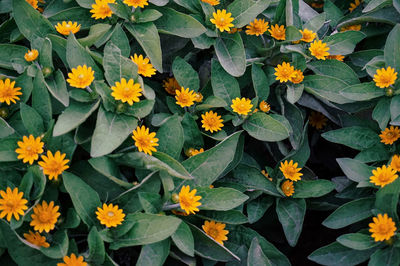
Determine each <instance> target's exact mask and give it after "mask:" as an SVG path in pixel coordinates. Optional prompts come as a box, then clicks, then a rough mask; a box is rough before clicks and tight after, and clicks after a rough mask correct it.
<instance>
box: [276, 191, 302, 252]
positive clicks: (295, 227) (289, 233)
mask: <svg viewBox="0 0 400 266" xmlns="http://www.w3.org/2000/svg"><path fill="white" fill-rule="evenodd" d="M276 213H277V214H278V219H279V222H280V223H281V224H282V227H283V231H284V233H285V236H286V239H287V241H288V242H289V245H290V246H292V247H294V246H296V244H297V240H298V239H299V237H300V233H301V231H302V228H303V221H304V216H305V214H306V201H305V200H304V199H291V198H283V199H279V198H278V199H277V200H276Z"/></svg>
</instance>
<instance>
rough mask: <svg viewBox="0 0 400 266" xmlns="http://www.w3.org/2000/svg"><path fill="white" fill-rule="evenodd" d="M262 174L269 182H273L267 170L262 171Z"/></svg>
mask: <svg viewBox="0 0 400 266" xmlns="http://www.w3.org/2000/svg"><path fill="white" fill-rule="evenodd" d="M261 174H263V175H264V176H265V177H266V178H267V179H268V180H269V181H272V177H270V176H269V174H268V173H267V172H266V171H265V170H261Z"/></svg>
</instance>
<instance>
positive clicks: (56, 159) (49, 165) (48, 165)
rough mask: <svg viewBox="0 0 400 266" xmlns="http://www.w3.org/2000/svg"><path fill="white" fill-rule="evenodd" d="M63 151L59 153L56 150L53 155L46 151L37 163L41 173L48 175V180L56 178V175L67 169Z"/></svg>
mask: <svg viewBox="0 0 400 266" xmlns="http://www.w3.org/2000/svg"><path fill="white" fill-rule="evenodd" d="M64 158H65V153H63V154H61V152H60V151H57V152H56V153H55V154H54V156H53V154H52V153H51V151H47V156H46V155H42V161H40V162H39V163H38V164H39V165H40V166H41V167H42V168H43V173H44V174H45V175H48V176H49V180H52V179H53V178H54V180H57V179H58V176H59V175H61V174H62V172H64V170H67V169H68V168H69V166H68V165H67V163H68V162H69V160H68V159H66V160H64Z"/></svg>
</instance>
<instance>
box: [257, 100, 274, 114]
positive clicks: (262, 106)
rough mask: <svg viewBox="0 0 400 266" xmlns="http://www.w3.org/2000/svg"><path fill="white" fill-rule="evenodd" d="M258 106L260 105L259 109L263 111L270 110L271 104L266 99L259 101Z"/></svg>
mask: <svg viewBox="0 0 400 266" xmlns="http://www.w3.org/2000/svg"><path fill="white" fill-rule="evenodd" d="M258 107H260V110H261V111H263V112H264V113H268V112H269V111H271V106H270V105H269V104H268V103H267V102H266V101H261V102H260V104H259V106H258Z"/></svg>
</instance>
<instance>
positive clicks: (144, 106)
mask: <svg viewBox="0 0 400 266" xmlns="http://www.w3.org/2000/svg"><path fill="white" fill-rule="evenodd" d="M154 104H155V101H154V100H140V102H138V103H134V104H133V105H132V106H127V108H126V110H125V112H124V113H125V114H126V115H130V116H134V117H136V118H138V119H141V118H144V117H146V116H148V115H149V114H150V113H151V111H152V110H153V107H154Z"/></svg>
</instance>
